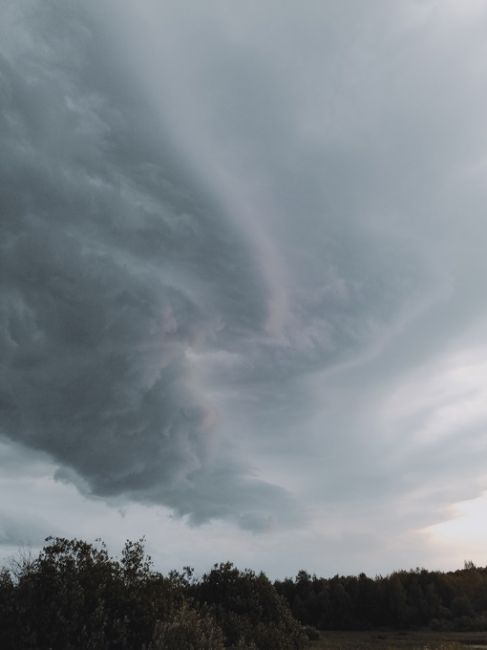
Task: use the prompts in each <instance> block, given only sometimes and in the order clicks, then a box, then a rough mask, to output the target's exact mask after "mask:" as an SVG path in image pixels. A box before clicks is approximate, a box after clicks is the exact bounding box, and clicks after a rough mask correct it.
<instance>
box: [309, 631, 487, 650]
mask: <svg viewBox="0 0 487 650" xmlns="http://www.w3.org/2000/svg"><path fill="white" fill-rule="evenodd" d="M312 647H313V649H314V650H372V648H378V649H379V650H413V649H414V650H465V648H470V649H471V650H473V649H474V648H477V649H480V648H484V649H485V650H487V632H485V633H482V632H475V633H474V632H465V633H463V632H387V631H386V632H377V631H376V632H326V633H323V637H322V639H321V640H320V641H315V642H314V643H313V645H312Z"/></svg>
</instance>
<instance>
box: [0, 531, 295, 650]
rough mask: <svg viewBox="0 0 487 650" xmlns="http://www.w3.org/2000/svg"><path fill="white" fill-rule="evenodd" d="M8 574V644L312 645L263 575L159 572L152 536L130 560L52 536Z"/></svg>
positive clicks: (40, 647)
mask: <svg viewBox="0 0 487 650" xmlns="http://www.w3.org/2000/svg"><path fill="white" fill-rule="evenodd" d="M46 541H47V544H46V546H45V547H44V548H43V550H42V551H41V552H40V554H39V556H38V557H37V558H36V559H34V560H22V561H20V562H19V563H17V565H16V567H15V571H13V572H12V571H9V570H7V569H3V570H2V571H1V572H0V648H2V650H14V649H15V650H18V649H19V648H22V650H34V649H35V650H44V649H45V650H47V649H49V650H75V649H83V650H102V649H103V650H132V649H133V650H135V649H137V650H144V649H145V650H162V648H164V649H167V650H171V649H174V650H181V649H183V648H184V649H185V650H222V649H223V648H225V647H235V648H240V649H241V650H244V649H246V650H259V649H262V650H264V649H265V650H273V649H276V650H277V649H278V648H279V649H281V648H282V650H286V649H288V648H289V649H290V650H291V649H295V648H300V647H302V644H301V636H300V625H299V624H298V623H297V622H296V620H295V619H294V618H293V616H292V615H291V613H290V610H289V607H288V605H287V603H286V601H285V600H284V599H283V598H282V597H281V596H279V595H278V594H277V592H276V591H275V589H274V587H273V585H272V583H271V582H270V581H269V580H268V579H267V578H266V577H265V576H264V575H263V574H261V575H259V576H257V575H255V574H254V573H253V572H251V571H244V572H240V571H239V570H238V569H236V568H235V567H233V566H232V565H230V564H226V565H220V566H218V567H215V568H214V569H213V570H212V571H211V572H210V573H209V574H206V575H205V576H203V578H202V579H201V580H200V581H196V580H194V578H193V572H192V570H191V569H189V568H186V569H185V570H184V571H183V572H181V573H178V572H176V571H172V572H170V573H169V575H168V576H163V575H161V574H160V573H158V572H156V571H154V570H153V568H152V565H151V561H150V558H149V557H147V556H146V555H145V552H144V540H143V539H141V540H137V541H135V542H134V541H127V542H126V544H125V547H124V549H123V551H122V554H121V558H120V560H117V559H114V558H112V557H110V556H109V554H108V552H107V549H106V547H105V545H104V544H103V543H102V542H100V543H99V544H98V545H96V546H95V545H92V544H88V543H87V542H84V541H81V540H77V539H73V540H68V539H64V538H55V539H51V538H48V539H47V540H46Z"/></svg>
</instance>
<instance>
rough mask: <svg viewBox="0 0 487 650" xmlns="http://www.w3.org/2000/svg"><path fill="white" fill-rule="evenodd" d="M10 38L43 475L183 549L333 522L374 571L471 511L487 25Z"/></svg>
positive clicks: (3, 272) (7, 307)
mask: <svg viewBox="0 0 487 650" xmlns="http://www.w3.org/2000/svg"><path fill="white" fill-rule="evenodd" d="M2 14H3V15H2V21H1V27H0V43H1V45H0V107H1V111H0V151H1V154H0V296H1V300H0V358H1V365H0V433H1V435H2V438H3V441H4V444H5V445H7V447H8V445H15V449H16V450H19V449H20V450H24V451H23V452H22V451H19V452H18V454H19V455H20V456H19V457H22V454H25V458H26V465H25V467H26V470H25V471H26V472H27V473H28V472H29V471H31V470H29V469H28V468H30V467H32V465H31V464H30V463H29V462H28V460H27V459H28V458H29V454H32V453H40V454H41V455H42V458H46V459H48V461H46V462H48V464H49V463H50V464H51V465H49V467H50V468H51V469H50V470H49V471H51V474H52V475H53V476H55V477H56V480H57V481H61V482H62V484H73V485H75V486H76V487H77V489H78V491H80V493H81V495H83V498H86V499H90V498H91V499H93V498H94V499H97V498H99V499H102V500H105V501H107V502H108V503H111V504H116V505H117V507H120V505H121V504H131V503H137V504H141V505H142V506H144V507H145V506H151V505H159V506H163V507H166V508H169V509H170V511H171V512H174V513H176V515H179V516H187V520H188V521H189V523H191V524H199V525H200V524H203V523H206V524H207V525H208V526H209V525H210V524H209V523H208V522H218V521H224V522H230V524H231V525H234V524H237V525H238V526H240V527H241V528H243V529H247V530H249V531H254V532H259V533H267V534H269V535H278V534H281V533H279V532H278V531H279V530H281V529H283V528H284V529H286V530H287V531H292V530H293V529H294V530H309V531H313V530H320V531H322V530H323V527H324V526H326V522H330V523H331V522H333V524H332V525H333V527H334V528H335V529H336V530H337V533H336V534H337V535H338V537H337V538H336V539H335V541H333V540H328V542H326V543H329V544H330V548H332V547H333V548H335V546H334V545H335V544H336V549H335V551H336V553H339V547H340V546H341V547H342V548H345V546H346V544H345V546H344V539H345V538H346V539H347V540H348V539H350V537H354V538H356V540H362V541H361V542H360V543H361V544H363V548H362V549H361V551H360V553H361V557H363V549H364V548H370V549H373V548H375V547H376V546H377V544H378V542H377V539H376V537H375V533H374V530H376V529H377V526H382V528H383V529H384V531H386V534H388V533H390V535H391V536H394V534H396V533H397V532H399V534H404V535H407V534H410V532H411V531H412V530H417V529H420V528H425V527H428V526H430V525H432V524H434V523H436V522H438V521H440V520H442V518H445V517H446V516H447V514H446V513H447V510H448V508H449V507H450V506H451V504H453V503H455V502H457V501H460V500H463V499H470V498H475V497H477V496H479V495H480V494H481V492H482V490H483V489H485V487H486V483H485V473H484V469H483V467H484V465H485V453H486V450H487V448H486V444H487V438H486V435H485V424H486V423H487V411H486V410H485V407H484V404H485V403H486V402H485V400H484V397H485V388H484V385H483V384H484V382H485V377H486V375H485V373H484V369H485V367H486V359H487V340H486V339H485V335H484V324H485V322H486V316H487V313H486V312H487V309H486V306H485V300H484V298H483V294H484V289H483V284H484V278H485V274H486V271H487V268H486V266H487V262H486V261H485V254H484V249H485V240H486V236H487V230H486V226H485V217H484V209H485V198H486V197H485V187H484V185H485V184H484V183H483V180H484V174H485V166H486V162H485V161H486V142H487V141H486V138H487V131H486V128H485V125H484V117H483V116H484V115H485V111H486V109H487V92H486V91H485V76H486V70H485V66H484V65H483V61H484V60H485V54H486V52H485V51H484V50H485V47H486V46H485V42H486V41H485V32H486V31H487V12H486V11H485V7H482V6H481V5H480V4H479V3H476V2H466V3H462V8H459V7H458V6H456V5H455V4H454V3H450V2H445V3H442V4H441V5H440V4H439V3H436V2H433V1H431V2H429V1H427V0H425V1H424V2H416V1H413V0H410V1H407V2H406V1H405V2H395V3H390V2H384V1H382V0H375V1H374V2H370V3H367V4H365V3H360V2H354V1H352V0H349V1H345V2H343V1H340V2H334V1H331V0H330V1H327V2H320V3H318V2H316V3H315V2H309V3H306V5H305V6H303V7H298V6H297V4H296V5H293V4H291V3H284V4H282V3H277V2H271V1H269V2H265V3H264V4H262V3H253V2H248V3H244V4H240V5H228V3H223V2H217V1H215V2H210V3H205V5H196V4H194V6H190V5H186V6H182V5H181V4H180V3H173V2H165V3H158V2H155V1H152V0H144V1H143V2H141V3H137V5H131V4H130V3H123V2H122V3H118V2H112V1H109V0H104V1H103V2H99V3H94V2H93V3H91V2H88V3H85V4H83V6H81V4H80V3H76V2H56V1H55V0H49V1H48V2H38V1H36V0H21V1H16V2H10V1H6V2H3V3H2ZM7 447H6V448H7ZM16 453H17V452H16ZM6 462H7V461H6ZM7 464H8V463H7ZM46 471H47V470H46ZM398 504H401V507H400V508H398ZM87 507H88V506H87ZM127 507H128V506H127ZM5 512H6V514H5V522H6V524H5V531H4V530H3V528H2V531H3V532H2V535H3V537H2V539H4V540H10V539H14V537H15V538H16V539H17V538H18V536H19V531H22V530H24V524H23V523H22V521H20V520H19V522H15V521H13V520H12V513H11V512H10V511H9V512H7V511H5ZM51 520H52V519H51ZM52 521H53V524H52V525H53V526H54V525H55V522H54V520H52ZM9 522H10V524H9ZM36 525H37V524H35V522H34V523H33V530H34V528H35V526H36ZM46 525H47V524H46ZM215 525H217V524H215ZM218 525H219V524H218ZM37 527H38V528H39V529H41V528H42V529H44V528H45V527H46V526H45V523H44V522H42V524H41V523H39V525H38V526H37ZM7 529H9V530H11V531H12V532H8V530H7ZM201 530H205V531H207V532H205V533H204V534H205V535H209V536H210V537H211V533H210V532H208V529H207V528H206V527H205V528H203V529H201ZM340 531H341V532H340ZM188 534H189V533H188ZM202 534H203V533H202ZM242 534H243V533H242ZM289 534H290V535H291V533H289ZM310 534H311V533H310ZM317 534H318V533H317ZM319 534H322V533H319ZM341 535H342V536H343V537H341ZM33 536H35V533H33ZM290 539H291V538H290ZM337 540H338V541H337ZM1 541H2V540H0V543H1ZM350 544H351V543H350ZM352 547H354V545H353V544H351V547H350V548H351V549H352V550H351V551H350V552H351V553H352V554H353V553H355V551H354V550H353V548H352ZM357 553H358V551H357ZM391 557H392V555H391ZM398 557H399V556H398ZM285 565H286V561H285V560H284V559H283V560H282V566H285Z"/></svg>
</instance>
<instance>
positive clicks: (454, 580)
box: [275, 562, 487, 631]
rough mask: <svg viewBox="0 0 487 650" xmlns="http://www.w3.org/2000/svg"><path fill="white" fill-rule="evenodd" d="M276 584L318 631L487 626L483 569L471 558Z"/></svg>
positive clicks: (299, 577)
mask: <svg viewBox="0 0 487 650" xmlns="http://www.w3.org/2000/svg"><path fill="white" fill-rule="evenodd" d="M275 587H276V589H277V591H278V592H279V593H280V594H281V595H282V596H284V597H285V598H286V600H287V602H288V603H289V606H290V608H291V611H292V613H293V614H294V616H295V617H296V618H297V619H298V620H299V621H300V622H301V623H303V624H304V625H312V626H314V627H317V628H319V629H321V630H334V629H335V630H340V629H341V630H366V629H372V628H381V627H388V628H395V629H403V630H405V629H419V628H424V627H430V628H431V629H434V630H445V631H446V630H485V629H487V568H480V567H476V566H475V565H474V564H473V563H472V562H466V563H465V568H464V569H463V570H460V571H454V572H448V573H442V572H438V571H432V572H431V571H426V570H425V569H416V570H413V571H399V572H395V573H393V574H391V575H389V576H386V577H382V576H378V577H376V578H375V579H372V578H368V577H367V576H365V575H364V574H363V573H362V574H360V575H359V576H358V577H355V576H338V575H337V576H334V577H333V578H318V577H316V576H311V575H309V574H308V573H306V572H305V571H300V572H299V573H298V574H297V576H296V578H295V579H294V580H291V579H289V578H287V579H286V580H282V581H277V582H276V583H275Z"/></svg>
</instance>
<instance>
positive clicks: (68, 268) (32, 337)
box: [0, 3, 289, 527]
mask: <svg viewBox="0 0 487 650" xmlns="http://www.w3.org/2000/svg"><path fill="white" fill-rule="evenodd" d="M73 6H74V5H70V4H69V3H68V5H67V8H65V7H64V5H61V4H59V3H47V4H46V5H44V6H43V7H40V6H38V5H35V4H34V5H33V9H32V7H31V11H28V5H24V7H23V8H24V13H23V14H22V13H21V14H20V16H17V18H18V19H21V24H22V27H23V28H24V30H25V32H26V35H27V36H26V41H27V43H26V44H25V45H24V46H23V51H22V52H20V53H19V52H17V53H16V55H15V56H11V57H9V52H8V48H7V52H6V53H4V54H3V56H2V59H1V62H0V69H1V79H2V113H1V118H0V119H1V123H0V139H1V149H2V157H1V162H0V165H1V171H0V173H1V178H2V186H1V194H0V213H1V257H0V277H1V284H0V290H1V296H2V300H1V308H0V323H1V325H0V348H1V350H0V354H1V357H2V368H1V371H0V404H1V431H2V433H3V435H4V436H7V437H9V438H11V439H13V440H16V441H20V442H22V443H24V444H25V445H28V446H31V447H33V448H35V449H38V450H42V451H44V452H48V453H49V454H50V455H51V456H52V457H53V458H54V459H55V460H56V461H57V462H58V463H60V465H61V467H64V468H65V469H64V470H63V469H62V470H60V476H61V475H64V476H66V475H69V472H70V471H72V470H74V471H75V472H76V473H77V474H78V475H79V476H80V477H81V479H82V482H83V484H84V486H85V489H87V490H88V491H91V492H93V493H94V494H97V495H103V496H119V495H126V496H129V497H131V498H135V499H143V500H149V501H150V500H154V501H156V502H160V503H165V504H169V505H171V506H172V507H174V508H175V509H176V510H177V511H179V512H181V514H190V515H191V516H193V517H194V520H195V521H197V520H198V521H202V520H204V519H206V518H207V517H211V516H223V517H231V518H232V517H233V518H234V519H238V518H240V517H245V518H246V520H245V522H244V525H246V526H248V527H252V526H253V523H252V521H254V519H255V521H257V520H258V519H259V518H261V517H262V516H265V515H263V514H262V512H264V513H265V512H267V511H269V512H271V513H273V512H274V511H275V510H276V504H277V503H278V502H279V498H282V499H284V500H285V502H286V503H287V502H288V501H289V499H288V498H287V497H286V494H285V492H284V491H283V490H280V489H279V488H277V487H273V486H270V485H267V484H266V483H265V482H264V481H260V482H258V481H253V480H252V479H251V478H244V475H245V473H246V469H245V465H242V466H239V467H238V468H237V466H234V467H233V470H232V471H231V472H230V471H226V472H225V470H223V472H225V473H224V474H222V472H221V471H220V475H221V476H222V479H221V480H215V481H214V482H213V481H210V482H211V485H212V486H214V487H211V488H209V489H211V490H212V491H213V494H208V495H207V498H208V500H209V501H211V504H210V505H208V504H207V503H206V501H205V499H204V498H203V496H202V492H201V489H202V488H201V486H200V485H199V484H200V483H202V484H209V479H208V476H207V473H208V472H210V473H212V472H213V473H214V472H215V471H216V470H215V469H212V468H213V466H214V465H215V463H217V458H216V456H219V455H221V454H220V452H219V450H217V451H216V452H215V450H214V447H215V446H216V443H215V440H214V439H215V436H216V435H217V434H216V433H215V432H214V429H215V422H214V406H212V405H211V404H208V403H207V402H206V401H205V398H204V396H203V395H202V394H201V391H200V390H199V389H198V386H196V385H195V382H193V381H192V377H191V368H190V367H189V365H188V363H187V361H186V351H187V349H188V348H196V349H198V347H199V346H201V345H203V344H206V343H207V342H209V343H210V344H211V341H212V340H214V339H215V337H216V336H217V334H218V332H219V330H221V328H222V322H221V316H220V314H223V315H224V318H225V326H226V327H227V328H229V329H233V330H238V331H240V332H244V331H245V330H246V329H248V328H249V326H252V328H255V327H256V326H257V327H258V326H259V325H258V324H259V321H262V320H263V319H264V306H263V303H264V298H263V296H262V295H261V292H260V291H259V288H258V286H257V277H256V274H255V272H254V271H253V269H252V261H251V259H250V258H249V253H248V251H246V249H245V244H241V243H240V242H239V241H238V233H237V232H236V231H235V229H233V230H232V229H231V228H229V227H228V226H227V225H225V224H224V223H223V222H222V220H221V218H220V217H219V216H218V214H216V211H215V208H214V206H212V205H211V201H210V200H209V199H205V197H203V198H202V197H201V195H198V194H197V195H196V197H195V189H194V187H192V186H191V185H190V187H188V182H191V181H190V180H189V181H188V179H184V181H185V182H183V180H182V179H181V176H180V170H179V169H178V161H177V160H176V159H175V158H174V156H173V154H172V152H171V150H170V147H169V146H168V147H167V148H164V146H163V147H160V148H157V147H155V146H154V139H157V137H158V136H157V133H158V126H157V123H155V122H154V120H153V116H152V115H151V114H150V111H149V109H148V107H147V106H144V105H143V102H141V101H139V99H138V98H137V96H133V95H130V92H129V90H128V89H127V86H126V83H125V80H124V78H123V70H121V69H120V68H119V67H117V66H116V65H115V64H114V62H113V61H110V59H109V57H110V52H109V51H106V49H105V48H104V46H103V44H102V41H101V36H100V34H99V33H98V32H97V30H96V28H95V27H94V25H93V24H92V23H91V22H90V21H89V19H88V18H87V16H86V15H85V14H84V12H80V11H78V10H74V9H73V8H72V7H73ZM12 9H13V7H12ZM197 192H198V189H197V188H196V193H197ZM218 462H220V463H222V462H223V461H222V460H220V461H218ZM211 475H213V474H211ZM205 489H206V488H205ZM281 492H282V495H283V496H282V497H279V494H280V493H281ZM223 493H225V494H226V496H225V499H224V500H222V497H221V496H218V495H219V494H220V495H221V494H223ZM232 493H235V497H236V499H237V500H238V504H234V503H232ZM246 494H248V496H249V498H248V499H247V498H246V496H245V495H246ZM180 501H181V503H180ZM288 505H289V504H288ZM277 509H278V508H277ZM246 513H247V514H246ZM256 526H257V527H261V524H256Z"/></svg>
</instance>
